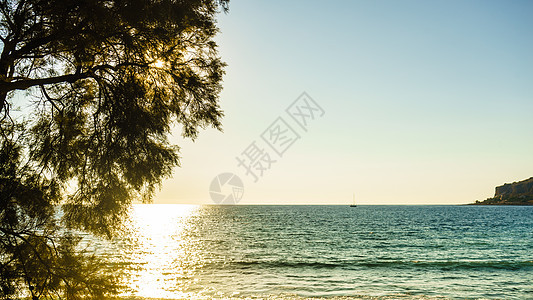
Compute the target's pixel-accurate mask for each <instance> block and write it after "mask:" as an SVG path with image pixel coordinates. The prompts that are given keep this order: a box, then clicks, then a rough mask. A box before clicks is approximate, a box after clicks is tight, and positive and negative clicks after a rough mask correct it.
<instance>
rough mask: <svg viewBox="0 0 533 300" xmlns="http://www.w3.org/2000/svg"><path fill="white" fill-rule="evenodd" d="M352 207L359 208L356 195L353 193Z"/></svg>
mask: <svg viewBox="0 0 533 300" xmlns="http://www.w3.org/2000/svg"><path fill="white" fill-rule="evenodd" d="M350 207H357V205H356V204H355V193H353V199H352V204H350Z"/></svg>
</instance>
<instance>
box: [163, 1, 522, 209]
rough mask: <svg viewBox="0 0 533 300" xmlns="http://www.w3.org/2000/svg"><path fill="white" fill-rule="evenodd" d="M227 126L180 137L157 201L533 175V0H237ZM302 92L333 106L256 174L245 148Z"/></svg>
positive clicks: (385, 189) (408, 188)
mask: <svg viewBox="0 0 533 300" xmlns="http://www.w3.org/2000/svg"><path fill="white" fill-rule="evenodd" d="M219 26H220V29H221V33H220V34H219V36H218V38H217V41H218V43H219V46H220V54H221V56H222V58H223V60H224V61H226V62H227V63H228V67H227V68H226V71H227V74H226V76H225V77H224V91H223V92H222V94H221V106H222V108H223V109H224V111H225V114H226V116H225V118H224V120H223V124H224V133H220V132H217V131H215V130H211V129H209V130H206V131H204V132H202V133H201V134H200V136H199V138H198V140H197V141H195V142H194V143H193V142H189V141H183V140H182V139H181V138H180V137H179V136H178V135H177V137H176V138H175V139H174V141H175V142H177V143H178V144H179V145H180V146H181V147H182V155H183V158H182V168H179V169H176V171H175V175H174V178H173V179H170V180H167V181H166V182H165V184H164V185H163V189H162V191H161V192H160V193H158V195H157V197H156V201H155V202H156V203H212V201H211V199H210V196H209V184H210V182H211V180H212V179H213V177H215V176H216V175H217V174H219V173H222V172H233V173H235V174H237V175H238V176H239V177H241V179H242V180H243V181H244V198H243V199H242V200H241V202H240V203H244V204H259V203H279V204H343V203H348V202H350V201H351V197H352V192H355V193H356V195H357V200H358V202H359V203H360V204H457V203H467V202H472V201H474V200H477V199H485V198H487V197H490V196H492V195H493V193H494V187H495V186H496V185H500V184H502V183H504V182H510V181H515V180H522V179H525V178H529V177H531V176H533V54H532V53H533V2H532V1H469V0H466V1H250V0H246V1H244V0H241V1H238V0H233V1H231V3H230V12H229V14H227V15H220V16H219ZM303 91H306V92H307V93H308V94H309V95H310V96H311V97H312V98H314V99H315V100H316V102H318V103H319V104H320V105H321V106H322V108H323V109H324V110H325V114H324V116H323V117H322V118H318V119H316V120H314V121H313V122H312V124H311V125H310V127H309V130H308V132H300V133H302V134H301V135H302V137H301V139H300V140H298V141H297V142H296V143H295V144H294V145H293V146H291V148H290V149H289V150H287V152H286V153H285V154H284V155H283V157H281V158H278V159H277V162H276V163H275V164H272V166H271V169H269V170H267V171H265V172H264V175H263V177H261V178H260V179H259V180H258V182H257V183H254V182H253V179H252V178H251V177H250V176H246V174H245V170H244V169H243V168H241V167H239V166H237V161H236V159H235V157H236V156H239V155H240V154H241V152H242V151H244V150H245V149H246V147H247V146H248V145H250V143H252V142H253V141H258V142H259V141H260V139H261V138H260V134H261V133H262V132H263V131H264V130H265V129H266V128H267V127H268V126H269V125H270V124H271V123H272V122H273V121H274V120H275V119H276V118H277V117H279V116H282V117H286V116H287V115H286V114H285V112H284V110H285V109H286V108H287V107H288V106H289V105H290V104H291V103H292V101H294V100H295V99H296V98H297V97H298V96H299V95H300V94H301V93H302V92H303Z"/></svg>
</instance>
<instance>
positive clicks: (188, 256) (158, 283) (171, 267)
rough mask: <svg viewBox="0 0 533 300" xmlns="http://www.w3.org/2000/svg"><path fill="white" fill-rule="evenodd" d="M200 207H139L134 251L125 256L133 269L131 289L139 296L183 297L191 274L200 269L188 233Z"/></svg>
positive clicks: (134, 213)
mask: <svg viewBox="0 0 533 300" xmlns="http://www.w3.org/2000/svg"><path fill="white" fill-rule="evenodd" d="M198 209H199V206H197V205H165V204H157V205H153V204H152V205H150V204H139V205H134V208H133V210H132V214H131V217H132V226H133V228H132V229H133V232H134V233H133V238H132V242H133V243H132V247H128V248H127V249H126V250H125V251H126V252H125V253H123V254H124V255H125V256H126V257H127V258H129V260H130V261H131V263H132V265H133V266H137V267H134V268H133V270H131V272H129V274H128V280H129V282H128V285H129V288H130V289H131V292H133V293H134V294H135V295H136V296H141V297H159V298H169V297H176V296H182V297H184V296H186V295H185V294H183V293H181V289H180V288H179V286H180V283H184V281H186V280H187V279H188V278H189V276H190V275H191V272H194V270H195V269H196V268H198V267H199V265H198V262H199V258H198V252H196V251H194V250H193V249H191V247H190V246H191V245H190V244H189V238H188V233H189V232H190V231H191V227H192V226H194V223H192V222H191V219H192V218H193V217H194V216H195V214H196V213H197V211H198Z"/></svg>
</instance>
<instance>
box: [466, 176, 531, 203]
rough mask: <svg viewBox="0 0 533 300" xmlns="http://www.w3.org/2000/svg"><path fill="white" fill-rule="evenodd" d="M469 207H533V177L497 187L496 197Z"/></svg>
mask: <svg viewBox="0 0 533 300" xmlns="http://www.w3.org/2000/svg"><path fill="white" fill-rule="evenodd" d="M469 205H533V177H531V178H529V179H526V180H522V181H518V182H513V183H506V184H504V185H500V186H497V187H496V191H495V193H494V197H492V198H488V199H486V200H483V201H479V200H477V201H476V202H474V203H470V204H469Z"/></svg>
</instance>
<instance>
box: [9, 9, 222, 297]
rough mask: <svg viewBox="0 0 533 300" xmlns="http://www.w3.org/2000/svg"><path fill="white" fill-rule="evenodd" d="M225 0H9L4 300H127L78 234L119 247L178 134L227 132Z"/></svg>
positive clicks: (164, 170)
mask: <svg viewBox="0 0 533 300" xmlns="http://www.w3.org/2000/svg"><path fill="white" fill-rule="evenodd" d="M227 2H228V1H227V0H0V9H1V11H0V39H1V49H0V50H1V51H0V52H1V54H0V143H1V149H0V193H1V194H0V238H1V239H0V295H5V297H9V295H17V294H18V293H21V292H24V291H25V292H24V293H26V294H31V295H32V296H33V297H34V298H42V297H52V296H61V297H66V298H71V299H74V298H76V297H83V296H84V295H85V296H94V297H103V296H104V295H105V294H106V293H108V292H109V293H113V292H114V291H116V280H115V278H114V277H113V276H111V275H109V274H106V273H105V272H103V270H102V269H101V268H100V267H101V266H102V264H101V263H99V262H98V261H97V259H96V258H95V257H90V256H88V255H85V254H83V252H82V251H79V249H78V247H77V246H76V245H77V241H78V238H77V237H75V236H74V235H72V234H70V233H69V230H71V229H77V230H86V231H89V232H91V233H93V234H98V235H103V236H108V237H111V236H112V235H113V234H114V233H115V232H116V230H117V228H119V227H120V224H121V221H122V220H123V218H124V216H125V214H126V213H127V211H128V209H129V207H130V205H131V203H132V201H133V200H134V199H143V200H144V201H149V200H150V199H151V197H152V195H153V192H154V189H155V188H156V187H157V186H158V185H159V184H160V183H161V181H162V179H164V178H165V177H166V176H169V175H170V174H171V170H172V169H173V167H175V166H177V165H179V156H178V150H179V149H178V147H177V146H174V145H171V144H170V143H169V142H168V139H167V136H168V135H169V133H170V131H171V128H172V127H173V125H176V124H177V125H178V126H179V127H181V129H182V134H183V136H184V137H189V138H192V139H194V138H196V136H197V134H198V130H199V128H204V127H206V126H213V127H215V128H217V129H220V126H221V125H220V119H221V117H222V112H221V110H220V108H219V105H218V95H219V92H220V90H221V80H222V75H223V73H224V71H223V67H224V63H223V62H221V60H220V58H219V56H218V53H217V49H216V47H217V45H216V43H215V42H214V41H213V38H214V36H215V34H216V33H217V27H216V20H215V16H216V14H217V12H219V11H220V10H224V11H226V10H227ZM17 91H24V92H25V98H23V97H21V93H20V92H17ZM17 99H18V100H17ZM20 99H26V100H25V101H24V104H28V105H27V107H26V106H24V107H22V108H21V109H20V110H19V111H15V110H14V108H15V107H16V106H20V105H22V103H21V102H17V101H21V100H20ZM58 207H61V208H62V210H61V212H58V211H57V209H58ZM59 215H61V216H62V217H61V218H59V217H58V216H59ZM66 229H68V230H66Z"/></svg>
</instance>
